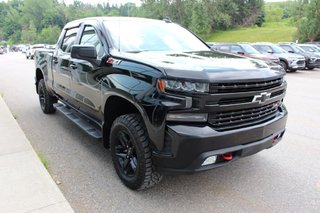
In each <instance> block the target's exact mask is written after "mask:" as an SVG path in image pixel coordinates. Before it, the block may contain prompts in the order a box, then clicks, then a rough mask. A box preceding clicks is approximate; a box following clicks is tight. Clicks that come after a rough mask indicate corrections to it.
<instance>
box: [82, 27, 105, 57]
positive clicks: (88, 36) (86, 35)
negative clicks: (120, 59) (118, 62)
mask: <svg viewBox="0 0 320 213" xmlns="http://www.w3.org/2000/svg"><path fill="white" fill-rule="evenodd" d="M80 45H92V46H94V47H95V48H96V51H97V57H98V59H101V58H102V57H103V55H104V50H103V47H102V44H101V41H100V39H99V36H98V34H97V32H96V31H95V29H94V28H93V27H92V26H85V28H84V31H83V33H82V36H81V40H80Z"/></svg>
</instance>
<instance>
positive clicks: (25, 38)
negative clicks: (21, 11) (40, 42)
mask: <svg viewBox="0 0 320 213" xmlns="http://www.w3.org/2000/svg"><path fill="white" fill-rule="evenodd" d="M21 41H22V42H23V43H25V44H34V43H36V42H37V29H36V26H35V25H34V23H33V21H30V23H29V26H28V27H27V28H26V29H23V30H22V32H21Z"/></svg>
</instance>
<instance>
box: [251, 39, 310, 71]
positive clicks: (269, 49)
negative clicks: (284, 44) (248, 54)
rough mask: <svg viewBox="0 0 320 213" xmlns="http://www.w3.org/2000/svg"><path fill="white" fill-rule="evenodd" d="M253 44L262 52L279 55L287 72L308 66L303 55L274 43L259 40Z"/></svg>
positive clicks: (281, 63)
mask: <svg viewBox="0 0 320 213" xmlns="http://www.w3.org/2000/svg"><path fill="white" fill-rule="evenodd" d="M252 46H253V47H254V48H255V49H256V50H258V51H259V52H260V53H263V54H272V55H274V56H277V57H279V59H280V65H281V66H282V67H283V69H284V70H286V71H287V72H295V71H297V70H298V69H304V68H305V66H306V62H305V58H304V57H303V56H301V55H297V54H294V53H288V52H286V51H285V50H284V49H282V48H281V47H279V46H277V45H275V44H273V43H269V42H259V43H253V44H252Z"/></svg>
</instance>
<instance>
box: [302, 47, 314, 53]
mask: <svg viewBox="0 0 320 213" xmlns="http://www.w3.org/2000/svg"><path fill="white" fill-rule="evenodd" d="M300 47H301V48H302V49H304V50H305V51H307V52H315V50H314V49H313V48H312V47H310V46H300Z"/></svg>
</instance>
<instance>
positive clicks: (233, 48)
mask: <svg viewBox="0 0 320 213" xmlns="http://www.w3.org/2000/svg"><path fill="white" fill-rule="evenodd" d="M231 52H232V53H238V52H243V50H242V48H241V47H240V46H238V45H232V47H231Z"/></svg>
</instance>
